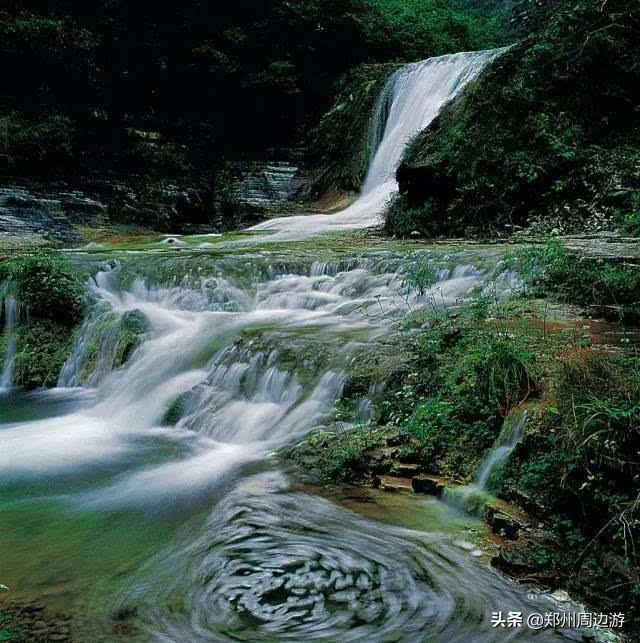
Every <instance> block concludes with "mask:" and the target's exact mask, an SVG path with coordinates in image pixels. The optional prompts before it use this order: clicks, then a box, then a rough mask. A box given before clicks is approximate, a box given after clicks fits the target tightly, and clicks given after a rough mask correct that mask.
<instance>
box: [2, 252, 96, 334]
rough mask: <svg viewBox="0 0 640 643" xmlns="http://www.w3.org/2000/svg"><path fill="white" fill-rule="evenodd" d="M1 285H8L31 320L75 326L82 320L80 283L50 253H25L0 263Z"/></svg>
mask: <svg viewBox="0 0 640 643" xmlns="http://www.w3.org/2000/svg"><path fill="white" fill-rule="evenodd" d="M0 282H9V284H10V287H12V288H13V289H15V290H16V291H17V294H18V298H19V301H20V304H21V305H22V306H24V307H25V308H26V310H27V313H28V315H29V318H30V319H33V320H51V321H55V322H56V323H59V324H61V325H63V326H67V327H71V326H74V325H75V324H76V323H78V322H79V321H80V320H81V319H82V315H83V312H84V304H85V294H84V287H83V284H82V281H81V280H80V279H79V278H78V277H77V276H76V274H75V273H74V271H73V269H72V267H71V265H70V264H69V263H68V261H67V260H66V259H65V258H64V257H63V256H62V255H59V254H55V253H50V252H39V251H34V252H25V253H22V254H18V255H16V256H15V257H12V258H10V259H5V260H4V261H2V262H0Z"/></svg>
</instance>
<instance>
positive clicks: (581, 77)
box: [387, 0, 640, 236]
mask: <svg viewBox="0 0 640 643" xmlns="http://www.w3.org/2000/svg"><path fill="white" fill-rule="evenodd" d="M542 15H543V17H542V18H541V20H540V23H539V28H538V29H537V30H536V31H534V33H532V34H531V35H529V36H528V37H527V38H526V39H525V40H524V41H523V42H521V43H519V44H517V45H516V46H515V47H513V48H512V49H510V50H509V51H507V52H506V53H504V54H503V55H502V56H501V57H500V58H498V59H497V60H496V61H495V62H494V63H493V64H492V66H491V67H490V68H489V69H488V70H486V72H485V73H484V74H483V75H481V77H480V78H479V80H478V81H477V82H475V83H473V84H472V85H470V86H468V87H467V89H466V90H465V91H464V92H463V94H462V96H461V97H460V98H459V100H457V101H456V102H455V103H454V104H452V105H449V106H448V107H447V108H445V109H444V110H443V112H442V113H441V115H440V116H439V118H438V119H436V121H434V122H433V123H432V125H431V126H430V127H429V128H428V129H427V130H426V131H425V132H423V133H422V134H420V135H419V136H418V137H417V138H416V140H415V141H414V143H413V145H412V146H411V147H410V149H409V150H408V151H407V153H406V155H405V158H404V161H403V163H402V166H401V167H400V169H399V172H398V177H399V181H400V186H401V191H402V192H403V198H402V200H400V201H396V202H395V203H394V204H393V206H392V207H391V208H390V209H389V211H388V213H387V226H388V228H389V229H390V230H392V231H393V232H394V233H396V234H405V235H407V234H410V233H411V232H412V231H414V230H417V231H419V232H420V233H422V234H425V235H428V236H434V235H443V234H447V235H451V234H454V235H458V234H469V233H475V234H480V235H487V234H489V233H491V232H502V231H505V230H506V231H512V230H513V229H514V226H516V227H517V226H526V225H529V224H532V223H540V224H541V225H543V226H544V225H546V226H547V227H548V228H549V229H551V228H555V227H558V228H560V229H566V230H584V229H587V230H592V229H599V228H601V227H602V226H605V225H609V224H610V220H611V219H612V218H613V217H614V216H615V214H616V212H622V213H625V214H626V213H633V212H634V203H636V204H637V199H638V194H639V193H640V172H639V170H638V168H639V167H640V139H639V138H638V131H639V129H638V119H639V113H638V111H637V110H635V107H634V106H635V104H636V102H637V101H636V100H635V98H634V96H633V89H632V88H634V87H636V86H638V84H639V83H640V76H639V74H640V71H639V69H638V66H637V64H636V61H637V58H638V55H639V54H640V50H639V43H640V31H639V27H638V24H639V23H638V6H637V3H636V2H635V0H620V1H619V2H616V3H613V4H612V3H605V4H602V3H601V2H599V1H598V0H579V1H578V2H576V3H554V4H553V8H552V9H551V8H550V9H549V10H548V12H546V13H545V12H542ZM546 221H548V222H549V223H548V224H545V222H546ZM611 225H613V223H611ZM630 229H633V224H631V227H630Z"/></svg>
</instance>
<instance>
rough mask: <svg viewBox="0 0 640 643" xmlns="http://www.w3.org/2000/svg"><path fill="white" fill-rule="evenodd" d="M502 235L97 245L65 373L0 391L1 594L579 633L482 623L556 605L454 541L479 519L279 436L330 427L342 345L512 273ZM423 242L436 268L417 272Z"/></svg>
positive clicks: (166, 616)
mask: <svg viewBox="0 0 640 643" xmlns="http://www.w3.org/2000/svg"><path fill="white" fill-rule="evenodd" d="M500 256H501V255H500V252H499V251H498V250H486V249H465V248H458V249H448V248H442V249H437V250H427V251H424V252H420V253H403V252H395V251H391V250H374V251H368V252H367V251H365V252H362V253H360V254H358V255H354V256H341V257H336V258H333V259H331V260H329V261H327V260H326V259H325V260H321V259H320V258H319V257H318V256H314V255H313V253H309V252H307V253H302V254H297V255H294V254H291V253H290V254H287V255H282V254H278V253H277V252H261V253H260V252H251V251H246V252H244V253H243V252H237V253H235V254H225V253H220V254H211V253H208V252H194V253H191V252H179V253H163V254H158V255H153V254H149V253H146V254H145V253H132V254H130V255H125V256H123V257H121V258H120V259H119V260H118V261H116V260H114V259H111V258H106V257H103V258H99V259H95V258H94V259H92V260H91V261H93V262H94V265H93V266H92V268H91V269H92V270H93V272H94V273H95V276H94V277H93V278H92V279H90V281H89V282H88V284H87V288H88V292H89V295H90V297H91V300H92V302H93V304H92V306H91V308H90V311H89V313H88V315H87V318H86V319H85V322H84V324H83V325H82V327H81V329H80V331H79V333H78V336H77V337H76V338H75V341H74V346H73V351H72V354H71V355H70V357H69V359H68V361H67V364H66V365H65V368H64V369H63V373H62V375H61V379H60V382H59V386H58V388H57V389H53V390H51V391H36V392H21V391H17V390H15V389H14V390H11V391H5V392H4V393H3V394H2V396H0V418H1V420H0V484H1V485H2V495H1V500H0V511H1V513H2V521H0V542H2V547H0V583H2V584H4V585H6V586H7V587H8V588H9V591H8V592H6V593H5V594H4V595H3V597H4V598H3V600H7V601H8V600H13V601H17V602H20V601H33V600H37V601H40V602H42V603H43V604H44V605H45V606H46V610H48V611H51V612H61V613H63V614H65V615H68V616H69V617H70V619H71V620H70V624H69V632H70V633H69V638H68V639H66V640H77V641H122V640H127V641H131V640H141V641H144V640H152V641H178V642H192V641H231V640H246V641H274V640H290V641H302V640H322V641H335V640H341V641H448V642H449V641H461V642H463V641H464V642H468V641H502V640H523V641H525V640H530V639H531V637H532V636H534V635H535V639H536V640H541V641H546V640H583V639H582V633H581V632H577V631H561V630H554V629H545V630H540V631H538V632H533V631H530V630H527V629H526V628H517V629H508V630H507V629H503V630H500V629H496V628H493V627H492V626H491V615H492V613H493V612H496V611H504V612H508V611H518V612H522V613H524V614H527V613H530V612H548V611H554V609H555V607H556V606H555V603H554V602H553V601H552V600H551V598H549V597H546V596H544V595H540V594H535V593H532V592H530V591H529V590H528V589H527V588H526V587H520V586H517V585H515V584H513V583H512V582H510V581H509V580H507V579H505V578H504V577H502V576H501V575H500V574H498V573H497V572H495V571H494V570H492V569H490V568H489V567H488V565H487V564H486V561H485V560H483V559H482V558H481V557H478V556H476V555H475V554H474V552H473V550H474V547H464V546H460V542H461V541H465V542H466V539H467V538H468V537H469V533H470V532H469V529H470V528H471V529H472V527H473V525H471V526H470V521H471V519H469V518H466V517H463V516H461V515H459V514H456V513H455V512H454V511H453V510H452V509H451V508H449V507H446V506H445V505H444V504H442V503H435V504H434V503H433V502H429V503H427V502H426V501H420V502H418V501H412V502H413V504H412V505H410V506H406V507H404V506H398V505H397V503H396V506H395V507H394V506H393V504H394V503H393V502H391V503H390V504H389V505H388V507H387V508H385V504H384V502H383V503H382V504H380V501H379V500H378V501H376V503H374V504H375V505H376V510H375V511H374V512H373V513H372V512H368V511H367V509H366V503H364V504H363V503H362V502H360V503H355V504H354V503H353V502H349V501H348V500H345V499H344V498H342V499H340V498H333V499H329V498H327V497H323V495H321V494H318V493H315V492H314V490H313V488H312V487H311V488H310V487H308V486H305V487H304V488H301V487H300V485H299V484H298V483H297V482H296V480H297V477H298V472H296V471H295V470H292V468H291V466H292V465H291V464H290V463H286V462H283V461H282V460H280V459H279V458H278V457H277V453H278V452H279V451H281V450H282V449H284V448H286V447H289V446H291V445H293V444H295V443H296V442H298V441H299V440H301V439H303V438H304V436H306V435H307V434H308V433H309V432H310V431H312V430H313V429H317V428H319V427H324V428H329V429H330V428H331V427H332V425H333V419H332V413H333V408H334V404H335V403H336V401H337V400H339V399H340V396H341V394H342V388H343V385H344V382H345V378H346V375H347V373H348V370H349V367H350V366H351V365H352V364H353V363H354V362H357V360H358V358H359V356H361V355H362V354H363V353H364V352H367V351H372V350H378V349H380V350H382V349H383V348H384V346H385V345H387V344H388V343H389V342H390V341H391V340H392V338H393V336H394V333H396V332H397V331H398V323H399V322H400V321H401V320H402V319H403V318H404V317H405V316H406V315H407V314H412V313H413V312H415V311H416V310H419V309H420V308H421V307H424V306H427V305H429V306H443V305H456V303H458V302H460V301H463V300H465V299H466V298H467V297H469V295H470V294H471V293H472V292H473V291H474V290H476V289H478V288H482V287H483V284H485V283H488V281H489V280H490V279H491V280H492V281H491V284H492V286H491V287H492V288H493V289H495V288H496V284H497V287H498V288H499V289H500V288H503V289H505V292H506V291H507V290H508V288H509V287H510V284H511V280H512V276H511V275H509V274H507V273H505V274H502V275H498V278H497V280H493V277H494V276H495V274H496V266H497V265H498V262H499V259H500ZM78 261H85V262H86V261H88V259H86V258H84V257H79V258H78ZM424 262H428V265H429V266H430V269H432V270H434V272H435V274H436V275H437V283H436V284H435V285H434V286H433V287H432V288H431V289H430V290H428V291H427V292H420V293H417V292H416V291H415V290H414V289H411V288H410V287H409V286H408V285H407V280H408V275H409V274H410V273H411V271H412V270H415V268H416V266H418V267H419V266H421V265H424ZM133 313H135V315H136V316H137V318H138V319H141V320H143V321H144V324H143V327H144V338H143V341H142V342H141V343H140V345H139V346H138V348H137V349H136V350H135V352H134V353H133V355H132V356H131V357H130V359H129V360H128V362H127V363H126V364H125V365H124V366H121V367H116V365H115V364H114V363H113V361H114V355H115V354H116V352H117V351H116V350H115V349H114V346H115V344H114V343H117V341H118V339H117V337H118V335H117V333H114V331H113V328H114V327H118V326H117V325H118V324H119V323H121V321H122V319H125V318H126V317H127V316H130V315H131V314H133ZM114 325H115V326H114ZM116 348H117V346H116ZM363 402H366V400H363ZM363 406H364V407H366V404H364V405H363ZM355 421H358V418H354V422H355ZM360 421H363V420H362V418H361V419H360ZM364 421H366V419H365V420H364ZM325 495H326V494H325ZM334 500H335V501H334ZM369 506H370V507H371V506H373V505H371V504H370V505H369ZM416 515H419V518H416ZM408 516H411V519H408V518H407V517H408ZM389 523H393V524H389ZM58 640H62V639H58Z"/></svg>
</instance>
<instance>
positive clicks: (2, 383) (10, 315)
mask: <svg viewBox="0 0 640 643" xmlns="http://www.w3.org/2000/svg"><path fill="white" fill-rule="evenodd" d="M17 323H18V301H17V299H16V298H15V297H14V296H13V295H11V294H8V295H7V296H6V297H5V298H4V325H5V333H6V336H7V348H6V351H5V356H4V365H3V367H2V373H0V391H5V390H7V389H10V388H11V386H12V384H13V365H14V362H15V358H16V326H17Z"/></svg>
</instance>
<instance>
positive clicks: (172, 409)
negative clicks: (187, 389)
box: [162, 393, 189, 426]
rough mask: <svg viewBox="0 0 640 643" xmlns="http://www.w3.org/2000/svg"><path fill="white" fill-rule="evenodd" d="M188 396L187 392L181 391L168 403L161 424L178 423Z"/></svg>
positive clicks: (170, 424)
mask: <svg viewBox="0 0 640 643" xmlns="http://www.w3.org/2000/svg"><path fill="white" fill-rule="evenodd" d="M188 398H189V394H188V393H183V394H182V395H179V396H178V397H177V398H176V399H175V400H173V402H171V404H169V406H168V407H167V410H166V411H165V414H164V416H163V417H162V426H175V425H176V424H178V422H179V421H180V419H181V418H182V416H183V414H184V410H185V407H186V404H187V400H188Z"/></svg>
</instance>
